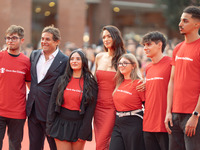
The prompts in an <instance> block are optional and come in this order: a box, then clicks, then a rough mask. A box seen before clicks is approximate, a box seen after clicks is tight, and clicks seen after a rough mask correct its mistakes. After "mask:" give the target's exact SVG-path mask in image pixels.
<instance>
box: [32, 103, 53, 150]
mask: <svg viewBox="0 0 200 150" xmlns="http://www.w3.org/2000/svg"><path fill="white" fill-rule="evenodd" d="M28 131H29V140H30V145H29V150H43V149H44V140H45V136H46V138H47V141H48V143H49V147H50V149H51V150H57V148H56V143H55V141H54V139H53V138H51V137H49V136H48V135H47V134H46V122H43V121H40V120H38V119H37V117H36V114H35V108H34V106H33V110H32V112H31V115H30V116H29V118H28Z"/></svg>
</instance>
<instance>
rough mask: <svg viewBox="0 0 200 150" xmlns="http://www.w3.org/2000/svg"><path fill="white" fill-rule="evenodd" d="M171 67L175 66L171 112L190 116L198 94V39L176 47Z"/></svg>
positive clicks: (199, 55)
mask: <svg viewBox="0 0 200 150" xmlns="http://www.w3.org/2000/svg"><path fill="white" fill-rule="evenodd" d="M172 65H173V66H175V72H174V92H173V107H172V112H174V113H190V114H191V113H192V112H193V111H194V109H195V107H196V105H197V101H198V98H199V94H200V39H198V40H196V41H194V42H192V43H185V42H182V43H180V44H179V45H177V46H176V47H175V49H174V52H173V61H172Z"/></svg>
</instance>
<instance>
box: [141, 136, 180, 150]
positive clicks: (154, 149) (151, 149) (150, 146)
mask: <svg viewBox="0 0 200 150" xmlns="http://www.w3.org/2000/svg"><path fill="white" fill-rule="evenodd" d="M144 143H145V147H146V149H147V150H161V149H160V146H159V143H158V141H157V139H156V137H155V135H154V133H153V132H144ZM174 150H175V149H174ZM177 150H178V149H177Z"/></svg>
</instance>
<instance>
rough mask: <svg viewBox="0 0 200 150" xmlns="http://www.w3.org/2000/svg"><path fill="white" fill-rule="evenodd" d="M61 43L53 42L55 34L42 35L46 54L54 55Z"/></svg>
mask: <svg viewBox="0 0 200 150" xmlns="http://www.w3.org/2000/svg"><path fill="white" fill-rule="evenodd" d="M59 42H60V41H59V40H58V41H54V40H53V34H51V33H49V32H44V33H42V37H41V47H42V49H43V51H44V53H45V52H47V53H53V52H54V51H55V50H56V48H57V45H58V44H59Z"/></svg>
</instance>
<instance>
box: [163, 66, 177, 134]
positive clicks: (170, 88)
mask: <svg viewBox="0 0 200 150" xmlns="http://www.w3.org/2000/svg"><path fill="white" fill-rule="evenodd" d="M174 70H175V66H172V69H171V76H170V80H169V84H168V91H167V111H166V117H165V127H166V129H167V132H168V133H169V134H171V133H172V131H171V130H170V128H169V123H170V126H173V123H172V112H171V111H172V102H173V91H174Z"/></svg>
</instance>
